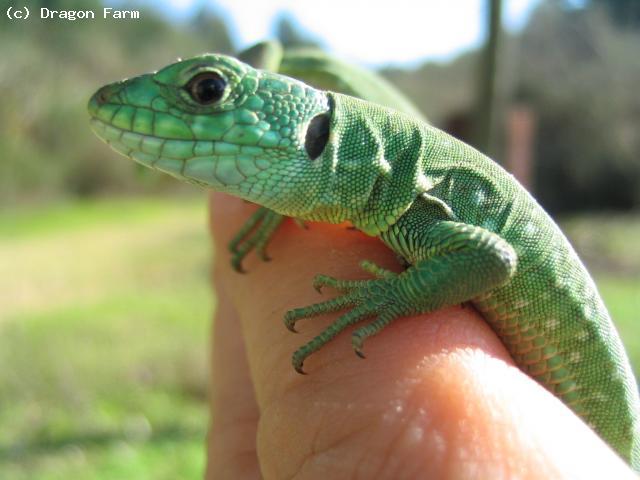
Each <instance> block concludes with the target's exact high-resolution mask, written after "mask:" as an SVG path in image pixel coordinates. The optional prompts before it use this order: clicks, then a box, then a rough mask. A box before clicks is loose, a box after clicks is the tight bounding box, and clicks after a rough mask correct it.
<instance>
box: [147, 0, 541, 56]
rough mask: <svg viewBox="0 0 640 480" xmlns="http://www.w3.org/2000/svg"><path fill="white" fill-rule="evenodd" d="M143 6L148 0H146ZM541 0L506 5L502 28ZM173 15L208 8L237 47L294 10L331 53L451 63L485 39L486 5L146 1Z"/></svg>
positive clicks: (442, 0) (266, 33)
mask: <svg viewBox="0 0 640 480" xmlns="http://www.w3.org/2000/svg"><path fill="white" fill-rule="evenodd" d="M143 1H144V0H143ZM540 1H541V0H503V14H502V18H503V25H504V27H505V28H506V29H507V30H510V31H517V30H519V29H520V28H522V27H523V26H524V25H525V23H526V21H527V19H528V17H529V15H530V13H531V12H532V10H533V9H534V7H535V6H536V5H538V4H539V3H540ZM147 3H149V4H150V5H153V6H154V7H156V8H160V9H161V10H164V11H165V13H167V14H169V16H170V17H171V18H189V17H190V16H191V15H193V13H194V12H195V11H197V10H198V9H199V8H200V7H201V6H203V5H211V6H212V8H213V10H214V11H215V12H217V13H219V14H222V15H223V16H224V17H225V18H227V19H228V20H229V21H230V27H231V33H232V35H233V39H234V42H235V45H236V47H238V48H239V49H242V48H244V47H246V46H249V45H251V44H253V43H256V42H258V41H260V40H263V39H265V38H269V37H273V21H274V18H277V17H278V15H279V14H281V13H282V12H288V13H289V14H290V16H291V17H293V18H294V19H295V20H296V21H297V22H298V23H299V25H300V26H301V27H302V28H304V29H305V30H307V31H308V32H310V33H311V34H312V35H313V36H314V37H316V38H318V39H320V40H321V41H322V42H323V46H325V47H326V48H327V49H328V50H329V51H330V52H331V53H333V54H335V55H337V56H339V57H342V58H343V59H345V60H348V61H352V62H357V63H360V64H364V65H369V66H380V65H389V64H395V65H406V64H412V63H418V62H421V61H424V60H436V61H445V60H448V59H451V58H452V57H454V56H455V55H457V54H459V53H461V52H463V51H465V50H468V49H471V48H474V47H477V46H479V45H480V44H481V42H482V40H483V38H484V25H483V24H484V11H485V10H484V9H485V5H486V4H487V3H488V0H368V1H367V0H320V1H319V0H216V1H206V0H164V1H154V2H151V1H149V2H147Z"/></svg>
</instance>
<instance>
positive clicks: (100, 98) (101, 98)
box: [96, 88, 109, 105]
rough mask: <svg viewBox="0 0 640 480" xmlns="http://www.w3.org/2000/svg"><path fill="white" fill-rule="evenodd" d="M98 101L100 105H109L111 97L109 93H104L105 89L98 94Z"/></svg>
mask: <svg viewBox="0 0 640 480" xmlns="http://www.w3.org/2000/svg"><path fill="white" fill-rule="evenodd" d="M96 100H98V104H99V105H102V104H105V103H107V101H108V100H109V95H107V92H105V91H104V88H103V89H102V90H100V91H99V92H98V94H97V95H96Z"/></svg>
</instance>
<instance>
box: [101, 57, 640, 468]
mask: <svg viewBox="0 0 640 480" xmlns="http://www.w3.org/2000/svg"><path fill="white" fill-rule="evenodd" d="M203 72H208V73H203ZM211 72H213V75H214V76H215V77H216V78H217V79H222V80H221V81H222V83H221V84H220V83H218V86H219V87H220V88H218V90H217V91H216V94H215V95H214V98H215V100H214V101H213V102H211V103H209V104H207V105H204V104H203V103H206V102H204V101H203V98H204V97H203V96H202V95H201V93H198V92H199V88H200V87H202V88H204V87H203V85H204V83H203V80H202V78H203V77H202V75H205V76H207V75H212V73H211ZM194 85H197V86H198V88H195V90H194ZM211 88H213V87H211ZM211 88H209V87H207V88H206V89H205V90H206V91H207V92H209V93H210V92H211V91H212V90H211ZM207 98H208V99H209V100H210V99H211V96H210V95H209V96H208V97H207ZM89 112H90V114H91V117H92V120H91V125H92V127H93V129H94V131H95V132H96V133H97V134H98V136H100V137H101V138H102V139H103V140H105V141H106V142H107V143H109V144H110V145H111V146H112V147H113V148H114V149H115V150H117V151H118V152H120V153H122V154H124V155H126V156H128V157H130V158H132V159H134V160H135V161H137V162H140V163H141V164H143V165H146V166H148V167H151V168H154V169H157V170H161V171H164V172H166V173H168V174H170V175H173V176H174V177H176V178H178V179H181V180H184V181H187V182H191V183H195V184H198V185H202V186H205V187H209V188H212V189H214V190H218V191H223V192H227V193H230V194H232V195H235V196H238V197H241V198H244V199H246V200H249V201H251V202H255V203H258V204H260V205H262V206H265V207H267V208H269V209H272V210H274V211H275V212H277V213H279V214H282V215H287V216H292V217H295V218H298V219H302V220H312V221H326V222H332V223H337V222H342V221H345V220H348V221H351V222H352V223H353V224H354V225H355V226H356V227H357V228H358V229H360V230H362V231H363V232H365V233H366V234H368V235H374V236H378V237H379V238H381V239H382V241H384V242H385V243H386V244H387V245H388V246H389V247H390V248H391V249H393V250H394V251H395V252H396V253H397V254H399V255H400V256H402V257H403V258H404V259H406V260H407V262H408V263H409V264H410V266H409V268H408V269H407V270H406V271H404V272H402V273H400V274H395V273H392V272H389V271H386V270H383V269H381V268H379V267H377V266H375V265H372V264H370V263H366V262H365V263H364V264H363V268H364V269H365V270H366V271H368V272H370V273H371V274H373V276H374V278H373V279H371V280H360V281H348V280H338V279H335V278H331V277H326V276H322V275H319V276H318V277H316V279H315V281H314V284H315V286H317V287H321V286H325V285H326V286H330V287H334V288H336V289H337V290H338V291H340V292H341V293H342V294H341V295H340V296H338V297H336V298H334V299H332V300H328V301H326V302H322V303H318V304H315V305H312V306H309V307H305V308H300V309H295V310H291V311H290V312H288V313H287V314H286V316H285V323H286V325H287V326H288V327H289V328H290V329H294V327H295V324H296V321H297V320H299V319H302V318H306V317H310V316H313V315H319V314H322V313H325V312H330V311H335V310H340V309H347V311H346V313H344V314H343V315H342V316H341V317H339V318H338V320H336V322H335V323H334V324H333V325H331V326H330V327H328V328H327V329H326V330H325V331H324V332H322V333H321V334H320V335H318V336H317V337H316V338H314V339H313V340H312V341H311V342H309V343H308V344H307V345H305V346H303V347H302V348H300V349H299V350H298V351H296V352H295V353H294V355H293V365H294V367H295V368H296V370H298V371H300V372H301V371H302V363H303V361H304V359H305V358H306V357H307V356H308V355H309V354H311V353H312V352H314V351H316V350H318V349H319V348H320V347H322V346H323V345H324V344H325V343H327V342H328V341H329V340H331V339H332V338H333V337H334V336H335V335H337V334H338V333H339V332H340V331H342V330H343V329H345V328H346V327H348V326H350V325H352V324H355V323H357V322H360V321H361V320H364V319H369V321H370V323H367V324H365V325H364V326H361V327H359V328H356V329H355V330H354V331H353V336H352V342H353V346H354V348H355V350H356V352H357V353H359V354H362V345H363V342H364V340H365V339H366V338H367V337H369V336H371V335H374V334H376V333H378V332H379V331H380V330H381V329H383V328H384V326H385V325H387V324H389V323H390V322H391V321H393V320H394V319H396V318H398V317H401V316H406V315H411V314H415V313H419V312H429V311H433V310H435V309H438V308H441V307H444V306H447V305H453V304H459V303H461V302H466V301H470V302H472V303H473V304H474V306H475V307H476V309H477V310H478V311H480V312H481V313H482V315H483V316H484V318H485V319H486V321H487V322H488V323H489V324H490V325H491V327H492V328H493V329H494V331H495V332H496V333H497V335H498V336H499V337H500V339H501V340H502V341H503V342H504V344H505V346H506V347H507V349H508V350H509V352H510V353H511V355H512V356H513V358H514V360H515V362H516V363H517V364H518V365H519V366H520V368H521V369H522V370H523V371H525V372H526V373H527V374H529V375H530V376H532V377H533V378H535V379H536V380H538V381H539V382H540V383H541V384H543V385H544V386H545V387H546V388H547V389H549V390H550V391H551V392H553V393H554V394H555V395H557V396H558V397H559V398H561V399H562V400H563V401H564V402H565V403H566V404H567V405H568V406H569V407H570V408H571V409H573V411H574V412H576V413H577V414H578V415H580V416H581V417H582V418H583V419H584V420H585V421H586V422H587V423H588V424H589V425H591V426H592V427H593V428H594V429H595V430H596V431H597V432H598V433H599V434H600V435H601V436H602V437H603V438H604V439H605V441H607V442H608V443H609V444H610V445H611V446H612V447H613V448H614V449H615V450H616V451H617V452H618V453H619V454H620V455H621V456H622V457H623V458H625V459H626V460H627V461H628V462H629V463H630V464H631V465H632V466H633V467H634V468H635V469H639V468H640V432H639V425H638V407H639V400H638V393H637V387H636V383H635V379H634V377H633V374H632V372H631V368H630V366H629V362H628V360H627V357H626V354H625V352H624V350H623V347H622V343H621V341H620V339H619V337H618V334H617V333H616V330H615V328H614V326H613V324H612V323H611V320H610V318H609V315H608V313H607V310H606V308H605V306H604V304H603V302H602V300H601V299H600V296H599V295H598V292H597V290H596V287H595V285H594V283H593V281H592V280H591V278H590V277H589V274H588V273H587V271H586V270H585V268H584V267H583V265H582V263H581V262H580V260H579V259H578V257H577V255H576V253H575V252H574V250H573V249H572V247H571V246H570V245H569V243H568V242H567V240H566V238H565V237H564V235H563V234H562V233H561V232H560V230H559V229H558V227H557V226H556V225H555V224H554V222H553V221H552V220H551V219H550V217H549V216H548V215H547V214H546V213H545V212H544V211H543V210H542V208H541V207H540V206H539V205H538V204H537V203H536V201H535V200H534V199H533V198H532V197H531V196H530V195H529V194H528V193H527V192H526V191H525V190H524V189H523V188H522V187H521V186H520V185H519V184H518V183H517V182H516V181H515V180H514V179H513V177H512V176H511V175H509V174H508V173H506V172H505V171H504V170H502V168H500V167H499V166H498V165H497V164H495V163H494V162H493V161H491V160H490V159H489V158H487V157H485V156H483V155H482V154H480V153H479V152H477V151H476V150H474V149H473V148H471V147H469V146H467V145H465V144H464V143H462V142H460V141H458V140H456V139H454V138H452V137H451V136H449V135H447V134H446V133H444V132H442V131H440V130H438V129H436V128H433V127H431V126H429V125H427V124H425V123H423V122H421V121H419V120H416V119H415V118H413V117H411V116H409V115H405V114H402V113H399V112H397V111H394V110H391V109H388V108H385V107H381V106H379V105H375V104H373V103H367V102H365V101H362V100H358V99H355V98H352V97H349V96H345V95H341V94H337V93H332V92H325V91H321V90H317V89H314V88H312V87H310V86H307V85H305V84H303V83H301V82H300V81H297V80H294V79H291V78H287V77H284V76H281V75H278V74H274V73H268V72H264V71H260V70H255V69H253V68H251V67H249V66H248V65H245V64H243V63H241V62H239V61H237V60H235V59H233V58H230V57H226V56H222V55H203V56H200V57H195V58H193V59H190V60H185V61H182V62H179V63H176V64H172V65H169V66H167V67H165V68H164V69H162V70H160V71H159V72H157V73H153V74H147V75H142V76H139V77H136V78H132V79H129V80H126V81H123V82H119V83H115V84H112V85H107V86H105V87H103V88H102V89H100V90H99V91H98V92H97V93H96V94H95V95H94V96H93V97H92V99H91V100H90V102H89ZM324 134H327V135H326V136H325V135H324Z"/></svg>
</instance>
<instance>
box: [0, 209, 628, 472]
mask: <svg viewBox="0 0 640 480" xmlns="http://www.w3.org/2000/svg"><path fill="white" fill-rule="evenodd" d="M563 227H565V229H566V231H567V233H568V234H569V236H570V237H571V239H572V240H573V242H574V243H575V244H576V245H577V246H578V249H579V251H580V254H581V255H582V256H583V258H585V259H586V260H587V262H588V263H589V264H590V266H591V269H592V271H593V272H594V274H595V278H596V282H597V283H598V285H599V287H600V289H601V292H602V294H603V296H604V298H605V302H606V303H607V305H608V307H609V309H610V310H611V313H612V316H613V317H614V319H615V321H616V324H617V325H618V327H619V329H620V332H621V334H622V336H623V340H624V341H625V343H626V345H627V348H628V350H629V353H630V356H631V359H632V363H633V364H634V366H635V368H636V371H640V335H638V333H640V323H639V322H638V312H640V274H639V272H640V267H639V266H640V250H639V249H638V245H640V243H638V242H637V241H636V242H634V241H630V238H631V239H633V238H634V236H635V238H637V237H638V236H639V235H640V234H639V235H635V233H634V232H640V218H636V217H633V216H619V215H609V216H607V217H601V216H581V217H576V218H571V219H567V221H565V222H563ZM630 233H631V234H630ZM209 255H210V249H209V239H208V236H207V232H206V211H205V199H204V198H195V199H194V198H191V199H190V198H180V197H171V198H166V199H144V198H143V199H127V200H112V199H111V200H104V201H90V202H81V203H66V204H64V203H59V204H54V205H49V206H44V207H43V206H39V207H24V208H22V209H21V210H14V211H11V212H0V268H2V275H0V385H2V388H1V389H0V478H2V479H5V478H8V479H16V480H19V479H25V480H26V479H36V480H52V479H69V478H82V479H89V480H93V479H95V480H98V479H99V480H108V479H125V478H126V479H134V480H137V479H192V478H201V476H202V472H203V468H204V452H205V450H204V449H205V447H204V437H205V434H206V425H207V409H206V389H207V386H206V385H207V374H206V371H207V358H206V352H207V339H208V334H209V328H210V318H211V312H212V308H213V296H212V295H211V291H210V287H209V281H208V275H209V265H210V258H209Z"/></svg>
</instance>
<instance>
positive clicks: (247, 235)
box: [229, 207, 285, 273]
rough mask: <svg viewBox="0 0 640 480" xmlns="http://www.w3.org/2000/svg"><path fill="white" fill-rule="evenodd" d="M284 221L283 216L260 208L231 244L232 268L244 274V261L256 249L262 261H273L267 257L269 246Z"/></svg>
mask: <svg viewBox="0 0 640 480" xmlns="http://www.w3.org/2000/svg"><path fill="white" fill-rule="evenodd" d="M284 219H285V217H284V216H283V215H280V214H279V213H276V212H274V211H273V210H269V209H268V208H265V207H260V208H259V209H258V210H256V212H255V213H254V214H253V215H251V216H250V217H249V219H248V220H247V221H246V222H245V224H244V225H243V226H242V228H241V229H240V231H238V233H237V234H236V235H235V236H234V237H233V239H232V240H231V242H229V250H230V251H231V253H232V254H233V255H232V257H231V266H232V267H233V269H234V270H235V271H236V272H240V273H244V270H243V268H242V260H243V259H244V258H245V257H246V256H247V254H248V253H249V252H250V251H251V250H254V249H255V251H256V253H257V254H258V257H259V258H260V259H261V260H263V261H265V262H268V261H269V260H271V259H270V258H269V256H268V255H267V245H268V244H269V241H270V240H271V238H272V237H273V234H274V232H275V231H276V229H277V228H278V226H280V224H281V223H282V221H283V220H284Z"/></svg>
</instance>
